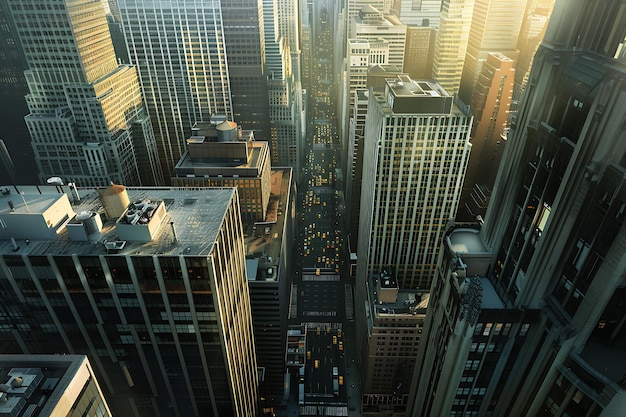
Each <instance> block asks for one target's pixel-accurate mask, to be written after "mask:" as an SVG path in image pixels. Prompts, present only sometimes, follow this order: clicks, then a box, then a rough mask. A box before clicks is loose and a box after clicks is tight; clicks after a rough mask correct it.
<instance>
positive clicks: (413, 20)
mask: <svg viewBox="0 0 626 417" xmlns="http://www.w3.org/2000/svg"><path fill="white" fill-rule="evenodd" d="M391 3H392V13H394V14H395V15H396V16H398V17H399V18H400V20H402V23H404V24H405V25H410V26H419V27H430V28H438V27H439V18H440V16H441V0H419V1H415V0H391Z"/></svg>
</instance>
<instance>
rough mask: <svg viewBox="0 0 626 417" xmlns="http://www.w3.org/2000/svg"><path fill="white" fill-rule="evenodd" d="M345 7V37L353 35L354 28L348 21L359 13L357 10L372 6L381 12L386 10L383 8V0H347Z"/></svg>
mask: <svg viewBox="0 0 626 417" xmlns="http://www.w3.org/2000/svg"><path fill="white" fill-rule="evenodd" d="M345 7H346V9H347V11H346V13H345V18H346V19H347V24H346V28H347V29H348V36H347V38H353V37H354V32H353V29H354V28H353V27H352V24H351V23H350V22H352V20H353V19H354V18H356V17H357V16H358V15H359V12H360V11H361V9H363V7H374V8H375V9H376V10H380V11H381V12H387V11H386V10H385V0H347V1H346V2H345ZM347 38H346V39H347Z"/></svg>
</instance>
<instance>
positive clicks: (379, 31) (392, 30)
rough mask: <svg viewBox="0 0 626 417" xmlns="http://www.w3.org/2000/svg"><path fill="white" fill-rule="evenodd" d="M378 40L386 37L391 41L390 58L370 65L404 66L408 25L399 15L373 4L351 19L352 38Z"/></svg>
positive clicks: (386, 39)
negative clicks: (384, 10)
mask: <svg viewBox="0 0 626 417" xmlns="http://www.w3.org/2000/svg"><path fill="white" fill-rule="evenodd" d="M352 38H355V39H363V40H367V41H373V42H374V41H377V40H378V39H381V38H382V39H384V40H385V41H387V42H389V58H388V61H387V62H372V63H371V64H370V65H375V64H377V63H380V64H391V65H396V66H397V67H398V68H402V67H403V65H404V45H405V43H406V25H405V24H403V23H402V22H401V21H400V20H399V19H398V18H397V17H395V16H393V15H390V14H387V13H383V11H382V10H380V9H376V8H374V7H373V6H371V5H368V6H365V7H363V8H362V9H361V10H360V11H359V12H358V14H357V15H356V16H355V17H354V18H353V19H352V20H350V38H349V39H352Z"/></svg>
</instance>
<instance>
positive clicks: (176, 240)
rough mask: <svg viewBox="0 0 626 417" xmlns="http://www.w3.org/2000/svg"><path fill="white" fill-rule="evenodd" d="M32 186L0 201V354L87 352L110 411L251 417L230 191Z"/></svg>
mask: <svg viewBox="0 0 626 417" xmlns="http://www.w3.org/2000/svg"><path fill="white" fill-rule="evenodd" d="M43 188H45V187H39V188H35V187H31V189H32V190H33V191H32V192H29V193H26V194H22V195H21V196H19V197H18V196H16V195H15V194H12V193H11V192H10V190H5V192H3V193H2V196H0V200H1V201H0V207H4V208H3V209H2V210H1V211H0V219H1V220H2V224H4V225H5V226H6V227H5V228H3V229H1V230H0V238H1V239H2V244H1V245H0V288H1V291H0V312H1V313H2V314H0V322H1V325H0V340H2V341H3V346H4V352H7V353H9V352H10V353H20V352H29V353H39V352H59V353H69V354H76V353H83V354H86V355H87V356H88V357H89V360H90V362H91V363H92V365H93V367H94V371H95V373H96V376H97V378H98V380H99V381H100V382H101V383H102V384H103V385H102V388H103V391H104V392H105V396H106V398H107V401H108V402H109V406H110V407H111V411H112V412H113V415H132V416H155V415H160V416H184V415H189V416H225V415H227V416H254V415H256V414H257V411H258V405H257V402H258V400H259V397H258V372H257V364H256V358H255V346H254V339H253V328H252V318H251V313H250V295H249V293H248V284H247V280H246V268H245V265H246V264H245V247H244V233H243V227H242V223H241V216H240V208H239V199H238V198H237V190H236V189H234V188H213V189H204V190H198V189H195V190H178V189H162V188H160V189H159V188H145V189H142V188H137V189H133V190H127V189H125V187H123V186H120V185H112V186H110V187H109V188H107V189H105V190H102V191H99V192H89V193H83V192H80V196H79V197H80V200H79V199H78V198H77V195H76V191H75V190H74V191H73V192H72V193H70V195H71V198H72V200H73V202H74V204H73V205H71V204H70V201H69V199H68V196H67V195H66V194H59V193H54V194H49V193H48V192H49V191H48V190H45V189H43ZM42 189H43V190H42ZM38 192H42V194H39V193H38ZM16 197H18V198H16ZM22 198H23V200H22ZM130 201H133V202H134V203H130ZM9 202H11V204H10V205H12V206H13V208H10V205H9ZM74 210H76V212H77V213H78V214H75V212H74ZM9 238H13V239H14V240H9ZM13 242H15V244H12V243H13Z"/></svg>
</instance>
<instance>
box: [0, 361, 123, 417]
mask: <svg viewBox="0 0 626 417" xmlns="http://www.w3.org/2000/svg"><path fill="white" fill-rule="evenodd" d="M0 384H1V385H0V387H1V388H0V413H1V414H2V415H3V416H11V417H27V416H32V415H40V416H75V415H96V416H102V417H111V416H112V414H111V411H110V410H109V406H108V405H107V402H106V399H105V398H104V396H103V394H102V390H101V389H100V385H99V384H98V381H97V379H96V376H95V375H94V371H93V369H92V367H91V364H90V363H89V360H87V357H86V356H83V355H58V354H57V355H28V354H27V355H1V354H0Z"/></svg>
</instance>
